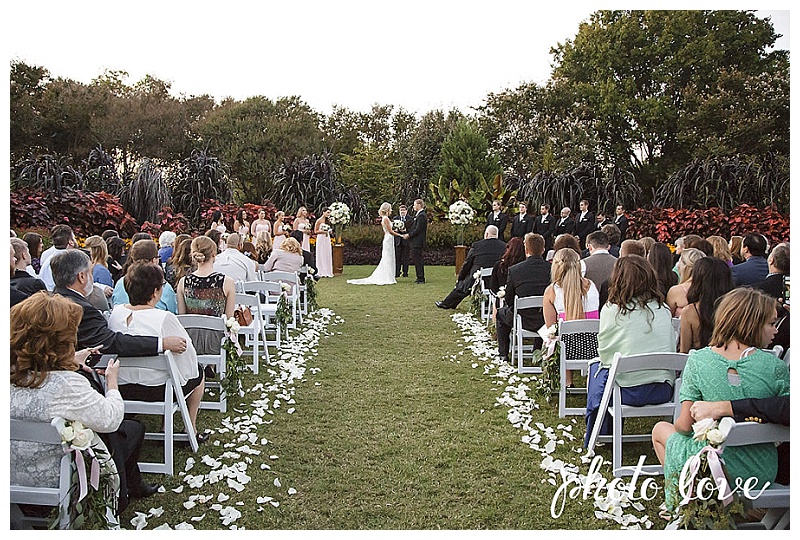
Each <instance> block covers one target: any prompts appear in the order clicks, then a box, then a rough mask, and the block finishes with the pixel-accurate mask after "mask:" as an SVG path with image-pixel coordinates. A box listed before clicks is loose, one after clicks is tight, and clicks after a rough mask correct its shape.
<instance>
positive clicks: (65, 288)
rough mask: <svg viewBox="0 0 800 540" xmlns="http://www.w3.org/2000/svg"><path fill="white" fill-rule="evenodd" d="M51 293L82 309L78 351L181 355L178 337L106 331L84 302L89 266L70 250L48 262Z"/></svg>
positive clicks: (181, 343)
mask: <svg viewBox="0 0 800 540" xmlns="http://www.w3.org/2000/svg"><path fill="white" fill-rule="evenodd" d="M52 264H53V279H54V280H55V284H56V288H55V292H56V293H58V294H60V295H62V296H65V297H67V298H69V299H70V300H72V301H73V302H75V303H76V304H78V305H79V306H81V307H82V308H83V316H82V317H81V321H80V324H79V325H78V347H80V348H88V347H97V348H99V349H101V350H102V352H103V353H107V354H119V355H121V356H153V355H156V354H159V353H161V352H163V351H165V350H170V351H172V352H174V353H182V352H184V351H185V350H186V340H185V339H184V338H182V337H179V336H167V337H165V338H163V339H162V338H156V337H150V336H129V335H127V334H121V333H119V332H114V331H113V330H111V329H109V327H108V322H107V321H106V318H105V317H104V316H103V314H102V313H101V312H100V311H98V310H97V308H95V307H94V306H93V305H92V304H90V303H89V302H88V301H87V300H86V295H88V294H89V293H90V292H91V291H92V289H93V283H92V263H91V261H90V260H89V256H88V255H86V253H84V252H83V251H80V250H77V249H74V250H67V251H65V252H64V253H59V254H58V255H57V256H54V257H53V259H52Z"/></svg>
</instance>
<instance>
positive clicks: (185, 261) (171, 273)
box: [164, 235, 194, 289]
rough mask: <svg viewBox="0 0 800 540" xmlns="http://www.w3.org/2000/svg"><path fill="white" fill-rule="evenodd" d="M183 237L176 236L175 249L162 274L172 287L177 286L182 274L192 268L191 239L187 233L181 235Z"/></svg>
mask: <svg viewBox="0 0 800 540" xmlns="http://www.w3.org/2000/svg"><path fill="white" fill-rule="evenodd" d="M181 236H182V237H183V238H176V239H175V242H174V246H175V249H174V250H173V251H172V257H170V258H169V260H168V261H167V264H166V267H165V268H164V274H165V275H166V278H167V283H169V284H170V285H171V286H172V288H173V289H175V288H177V286H178V282H179V281H180V280H181V278H182V277H183V276H185V275H186V274H188V273H189V272H191V271H192V270H194V266H193V263H192V239H191V237H189V235H181Z"/></svg>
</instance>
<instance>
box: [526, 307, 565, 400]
mask: <svg viewBox="0 0 800 540" xmlns="http://www.w3.org/2000/svg"><path fill="white" fill-rule="evenodd" d="M539 335H540V336H541V337H542V340H543V341H544V343H543V344H542V347H541V349H537V350H535V351H533V365H534V366H539V367H541V368H542V374H541V375H540V376H539V377H537V378H536V391H537V392H538V393H539V395H541V396H542V397H543V398H544V399H545V400H547V401H548V402H549V401H550V398H551V397H553V396H557V395H558V392H559V390H560V388H561V375H560V373H559V368H560V365H561V341H559V339H558V323H555V324H553V325H552V326H550V327H547V328H544V327H543V328H542V329H540V330H539Z"/></svg>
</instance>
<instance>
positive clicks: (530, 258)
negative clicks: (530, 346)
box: [497, 233, 550, 362]
mask: <svg viewBox="0 0 800 540" xmlns="http://www.w3.org/2000/svg"><path fill="white" fill-rule="evenodd" d="M543 253H544V238H542V236H541V235H539V234H536V233H530V234H528V235H527V236H526V237H525V257H526V258H525V260H524V261H522V262H519V263H517V264H515V265H513V266H512V267H511V268H509V269H508V281H506V297H505V300H506V305H505V306H503V307H501V308H500V309H498V310H497V350H498V352H499V354H500V360H502V361H504V362H508V353H509V349H510V348H511V328H512V327H513V326H514V301H515V299H516V297H517V296H519V297H520V298H521V297H524V296H541V295H543V294H544V290H545V289H546V288H547V286H548V285H549V284H550V263H549V262H547V261H545V260H544V259H543V258H542V254H543ZM520 315H521V316H522V327H523V328H525V329H526V330H533V331H536V330H538V329H539V328H540V327H541V326H542V324H544V316H543V315H542V310H541V309H538V308H537V309H531V310H524V311H522V312H520Z"/></svg>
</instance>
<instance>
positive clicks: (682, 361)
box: [587, 352, 689, 477]
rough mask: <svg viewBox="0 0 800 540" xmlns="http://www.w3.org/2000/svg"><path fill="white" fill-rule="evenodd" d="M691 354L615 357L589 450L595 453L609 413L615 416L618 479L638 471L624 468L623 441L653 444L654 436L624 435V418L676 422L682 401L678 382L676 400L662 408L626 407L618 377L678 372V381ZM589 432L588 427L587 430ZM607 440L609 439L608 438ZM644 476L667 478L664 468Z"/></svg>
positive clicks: (614, 455) (646, 469)
mask: <svg viewBox="0 0 800 540" xmlns="http://www.w3.org/2000/svg"><path fill="white" fill-rule="evenodd" d="M688 357H689V355H688V354H682V353H677V352H655V353H643V354H634V355H629V356H623V355H621V354H620V353H616V354H614V359H613V360H612V362H611V369H609V373H608V380H607V382H606V387H605V389H604V390H603V396H602V398H601V400H600V408H599V409H598V410H597V417H596V419H595V422H594V426H593V428H592V434H591V436H590V438H589V444H588V446H587V448H588V450H590V451H593V450H594V445H595V444H596V443H597V441H598V439H599V438H600V430H601V428H602V426H603V420H604V419H605V415H606V412H608V413H609V414H611V418H612V424H613V427H612V429H613V434H612V435H611V436H610V439H611V442H612V446H613V448H612V468H613V472H614V476H617V477H620V476H630V475H632V474H633V473H634V471H635V470H636V465H630V466H623V464H622V443H623V441H629V442H632V441H640V442H641V441H650V440H651V434H650V432H649V431H648V433H646V434H636V435H623V433H622V419H623V418H641V417H660V418H667V419H672V418H674V414H675V407H676V402H677V401H679V397H678V391H677V389H678V388H680V385H679V384H678V383H677V382H676V384H675V385H673V391H672V400H670V401H668V402H666V403H661V404H658V405H643V406H641V407H634V406H631V405H623V404H622V395H621V387H620V386H619V383H618V379H617V376H618V375H619V374H621V373H630V372H632V371H643V370H649V369H659V370H670V371H673V372H675V376H676V379H677V378H678V376H679V374H680V372H682V371H683V369H684V367H685V366H686V360H687V358H688ZM587 429H588V427H587ZM604 439H605V440H608V439H609V437H608V436H605V437H604ZM642 471H643V472H648V473H654V474H663V472H664V469H663V467H662V466H661V465H644V466H643V467H642Z"/></svg>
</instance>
